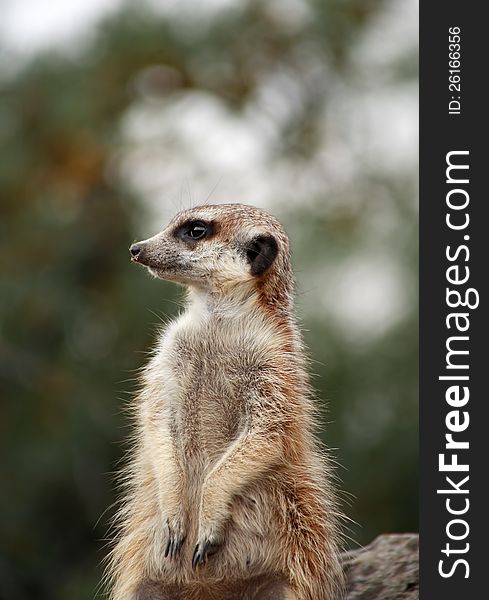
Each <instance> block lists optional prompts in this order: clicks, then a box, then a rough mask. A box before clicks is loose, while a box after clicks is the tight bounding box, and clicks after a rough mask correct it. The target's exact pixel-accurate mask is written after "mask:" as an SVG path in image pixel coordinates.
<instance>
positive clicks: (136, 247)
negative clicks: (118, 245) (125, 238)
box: [129, 244, 143, 261]
mask: <svg viewBox="0 0 489 600" xmlns="http://www.w3.org/2000/svg"><path fill="white" fill-rule="evenodd" d="M142 249H143V247H142V246H141V244H132V245H131V246H130V247H129V252H130V253H131V260H136V261H137V260H138V257H139V255H140V254H141V250H142Z"/></svg>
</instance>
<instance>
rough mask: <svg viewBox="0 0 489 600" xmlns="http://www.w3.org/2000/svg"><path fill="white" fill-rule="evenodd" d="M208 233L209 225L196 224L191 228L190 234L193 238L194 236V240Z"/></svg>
mask: <svg viewBox="0 0 489 600" xmlns="http://www.w3.org/2000/svg"><path fill="white" fill-rule="evenodd" d="M206 233H207V227H206V226H205V225H204V224H202V223H199V224H196V225H192V227H191V228H190V229H189V232H188V234H189V236H190V237H191V238H193V239H194V240H198V239H200V238H202V237H204V235H205V234H206Z"/></svg>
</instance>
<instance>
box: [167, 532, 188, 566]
mask: <svg viewBox="0 0 489 600" xmlns="http://www.w3.org/2000/svg"><path fill="white" fill-rule="evenodd" d="M184 541H185V536H178V535H176V534H174V533H173V532H172V531H171V529H170V527H169V526H168V543H167V544H166V548H165V558H167V557H168V556H169V557H170V558H176V557H177V556H178V554H179V552H180V550H181V548H182V546H183V542H184Z"/></svg>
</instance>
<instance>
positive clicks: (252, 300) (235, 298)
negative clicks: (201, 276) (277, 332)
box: [187, 287, 292, 319]
mask: <svg viewBox="0 0 489 600" xmlns="http://www.w3.org/2000/svg"><path fill="white" fill-rule="evenodd" d="M287 300H288V303H287V305H286V306H285V305H284V306H280V305H279V304H278V303H276V304H275V305H273V303H267V302H264V298H263V296H262V295H261V294H260V293H259V292H258V293H257V291H256V290H255V289H250V288H249V287H248V288H245V287H243V288H235V289H233V290H231V291H229V290H228V291H227V293H222V292H215V291H209V290H202V289H195V288H189V289H188V294H187V309H188V310H189V311H191V312H195V313H198V314H199V315H200V316H202V317H204V316H205V315H208V316H211V315H212V316H217V317H223V318H225V317H230V318H236V317H240V316H241V317H246V316H247V315H252V314H256V313H257V312H258V313H259V312H262V313H263V314H264V316H265V317H270V318H272V319H273V318H274V317H279V316H283V315H284V314H287V315H288V316H290V315H291V313H292V310H291V308H292V301H291V299H290V297H287Z"/></svg>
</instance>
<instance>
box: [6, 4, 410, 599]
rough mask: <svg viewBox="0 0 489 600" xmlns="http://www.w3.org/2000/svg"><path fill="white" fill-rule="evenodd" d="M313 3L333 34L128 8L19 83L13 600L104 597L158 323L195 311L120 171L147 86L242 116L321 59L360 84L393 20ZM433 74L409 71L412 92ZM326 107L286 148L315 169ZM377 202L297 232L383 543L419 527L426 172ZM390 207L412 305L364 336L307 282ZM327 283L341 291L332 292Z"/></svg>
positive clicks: (351, 470) (12, 247)
mask: <svg viewBox="0 0 489 600" xmlns="http://www.w3.org/2000/svg"><path fill="white" fill-rule="evenodd" d="M308 4H309V10H310V11H312V14H313V15H314V19H312V20H308V21H307V22H305V23H304V25H303V26H302V27H300V28H292V29H291V28H288V27H285V26H282V25H281V23H280V20H276V19H275V20H274V19H272V18H271V16H270V13H269V12H268V11H267V10H266V6H267V5H268V3H262V2H255V1H250V2H247V3H242V4H239V5H236V6H235V7H234V8H232V9H226V10H223V11H222V12H221V13H218V14H217V15H215V16H214V17H213V18H212V19H209V20H208V21H206V22H205V23H202V22H200V20H199V19H198V18H194V17H193V15H192V14H191V12H185V11H183V12H182V14H181V15H180V16H179V17H178V16H172V17H170V16H162V15H161V14H159V15H157V14H155V13H153V12H152V11H151V10H150V9H149V8H147V7H146V8H145V7H144V5H142V4H141V5H139V4H138V6H137V8H135V7H134V5H133V4H132V5H128V6H127V7H125V8H123V9H122V10H121V11H119V12H118V13H117V14H116V15H114V16H112V17H111V18H109V19H106V20H105V21H104V22H103V23H102V24H101V25H100V27H99V29H98V31H97V33H96V35H94V37H93V38H91V39H90V41H89V43H87V44H86V45H85V46H84V47H83V48H82V49H80V50H79V52H78V53H70V54H69V55H62V54H61V53H60V52H55V51H52V52H45V53H43V54H41V55H38V56H36V57H34V58H33V59H32V60H31V61H30V62H29V63H28V64H26V65H24V66H23V67H22V68H21V69H17V70H14V71H13V72H12V73H11V74H10V75H8V76H6V77H4V78H3V80H2V81H1V82H0V83H1V88H2V89H1V94H2V95H1V103H0V142H1V145H2V148H1V161H0V193H1V218H0V271H1V282H0V383H1V411H2V415H1V420H0V433H1V435H0V440H1V442H0V443H1V452H2V457H3V461H2V462H3V465H4V468H3V477H2V494H1V498H0V514H1V525H0V528H1V529H0V535H1V555H0V597H1V598H2V599H3V598H5V599H7V598H8V599H9V600H21V599H22V600H24V599H25V598H36V599H40V600H42V599H49V600H57V599H59V600H62V599H63V600H64V599H66V600H67V599H70V600H77V599H80V600H81V599H86V598H91V597H94V595H96V588H97V584H98V582H99V581H100V577H101V570H102V569H101V566H100V562H101V561H102V559H103V556H104V553H105V549H104V544H105V542H104V539H105V536H106V532H107V522H108V518H109V517H110V514H111V508H110V507H111V505H112V504H113V502H114V500H115V490H114V485H113V477H112V473H113V472H114V471H115V470H116V469H117V464H118V461H119V459H120V457H121V454H122V449H123V440H124V438H125V437H126V435H127V426H128V420H127V418H126V416H125V414H124V402H125V397H126V394H128V393H131V392H132V391H133V390H134V387H135V381H134V379H135V375H136V374H135V370H136V369H137V368H138V367H140V366H141V365H142V364H143V362H144V360H145V355H144V352H145V351H146V350H148V348H149V347H150V346H151V343H152V339H153V335H154V332H155V329H156V324H157V323H158V322H159V321H160V319H161V318H164V317H165V316H167V315H171V314H174V313H175V312H176V310H177V308H178V303H177V298H178V295H179V292H178V290H176V289H175V288H174V287H172V286H170V285H167V284H164V283H161V282H155V281H153V280H151V279H150V278H149V277H148V276H147V275H146V274H145V273H143V271H142V270H140V269H135V268H134V267H133V266H132V265H131V264H130V263H129V261H128V255H127V247H128V245H129V244H130V243H131V242H132V241H133V240H134V239H135V238H136V237H138V234H139V233H140V232H141V229H142V228H143V226H144V223H146V224H147V220H146V219H147V216H148V215H147V207H146V205H145V204H144V202H143V201H142V199H141V198H139V197H137V195H136V194H134V193H130V192H129V191H128V190H127V186H125V185H124V183H123V181H122V179H121V178H118V177H117V176H114V175H113V174H112V175H111V173H110V168H111V165H112V162H113V156H114V154H115V153H116V152H117V150H118V148H119V145H120V144H121V143H122V139H121V133H120V123H121V119H122V118H123V116H124V114H125V111H126V110H127V109H128V108H129V107H130V105H131V103H132V102H133V101H134V97H135V94H136V92H135V89H134V85H133V82H134V81H135V78H137V76H138V74H140V73H141V71H142V70H143V69H145V68H146V67H148V66H152V65H165V66H166V67H171V69H172V70H173V72H174V73H176V74H178V77H175V78H174V79H173V80H172V81H173V83H172V85H171V86H168V85H166V86H163V88H162V89H161V90H158V86H156V92H155V90H153V92H154V93H156V94H157V95H158V94H160V95H161V97H162V98H165V97H167V96H169V95H171V94H175V93H179V94H182V93H186V91H192V90H206V91H207V92H208V93H210V94H212V95H214V96H216V97H219V98H220V99H221V100H222V101H223V102H225V103H226V104H227V105H228V106H230V107H231V108H232V109H233V110H235V111H236V112H237V114H240V111H242V110H243V107H244V106H245V104H246V100H247V98H249V97H250V96H251V95H252V94H253V93H254V91H255V88H256V86H257V82H258V80H259V79H260V77H262V76H263V73H265V72H267V71H269V70H270V69H272V70H273V68H274V67H275V65H277V64H280V65H286V66H287V67H288V68H289V69H290V70H291V71H292V72H293V73H296V74H297V77H299V78H300V77H301V71H302V65H301V62H300V60H299V57H298V49H300V48H302V47H303V46H304V43H305V42H307V44H306V45H307V47H308V51H309V52H311V53H313V54H314V55H316V56H317V57H319V60H321V61H324V63H325V64H327V65H328V68H329V69H331V71H332V72H334V73H335V74H336V77H337V78H339V79H340V80H341V78H342V77H348V72H349V69H350V68H351V65H349V62H348V52H347V50H348V47H349V44H350V43H351V40H352V39H354V38H355V37H358V36H359V35H360V34H361V32H362V30H363V28H364V27H365V26H366V25H367V24H368V23H369V21H370V20H371V19H373V18H374V17H375V16H376V15H377V14H378V12H379V11H381V10H382V9H383V3H382V2H380V0H369V1H367V2H366V1H365V0H348V1H346V2H338V1H336V0H331V1H328V2H322V1H319V0H311V1H310V2H309V3H308ZM131 6H132V8H131ZM306 59H307V57H306ZM414 70H415V69H412V70H411V72H410V71H409V69H406V65H400V67H399V77H400V78H402V77H408V78H409V77H412V75H413V71H414ZM306 98H307V100H308V101H307V102H306V103H305V105H303V106H302V110H301V111H298V112H297V113H296V115H295V117H294V119H293V120H291V121H290V122H289V123H288V124H287V126H286V127H284V128H283V130H282V131H281V143H280V145H278V146H277V155H278V156H284V157H288V159H289V160H297V161H301V160H302V161H307V160H308V156H309V155H310V154H311V152H312V148H314V144H315V143H316V142H315V136H316V130H317V126H318V119H320V118H321V110H320V108H321V107H322V106H323V105H324V104H325V103H327V102H328V100H329V98H328V90H327V89H326V88H325V87H324V86H318V87H317V88H315V89H311V90H310V91H308V93H307V94H306ZM162 168H164V165H162ZM361 186H362V188H361V189H359V191H358V194H359V197H360V202H359V203H358V204H357V205H356V207H355V209H351V207H350V208H349V209H345V208H344V207H343V205H342V204H341V202H340V203H339V204H338V207H339V208H338V209H336V210H334V211H332V212H330V213H328V214H327V215H325V214H323V212H322V211H321V210H320V209H319V208H318V203H319V204H320V203H321V201H322V200H324V198H321V197H318V198H315V199H314V200H315V203H313V204H311V205H309V204H305V205H304V206H301V204H300V203H297V204H296V205H295V206H288V207H284V208H283V210H282V211H281V214H279V215H278V216H280V217H281V218H282V219H283V220H284V222H285V223H286V225H287V226H288V229H289V231H290V234H291V237H292V240H293V244H294V250H295V256H294V260H295V265H296V268H297V271H298V276H299V297H298V304H299V309H300V312H301V316H302V319H303V322H304V328H305V336H306V341H307V343H308V345H309V347H310V350H311V356H312V358H313V360H314V362H313V371H314V372H315V373H316V374H317V375H318V376H317V377H315V378H314V383H315V386H316V388H317V389H318V396H319V397H320V398H322V399H327V400H328V404H329V412H328V415H327V417H326V419H328V420H331V421H332V422H331V423H330V424H329V425H328V426H327V427H326V429H325V433H324V439H325V441H326V442H327V443H328V445H330V446H334V447H337V448H338V450H337V451H336V455H337V457H338V460H339V462H340V464H341V465H343V467H344V468H343V467H341V468H339V470H338V475H339V477H340V479H341V480H342V481H343V483H342V486H343V488H344V489H345V491H346V493H347V494H351V495H352V498H351V499H350V500H348V498H346V500H347V502H346V504H345V508H346V512H347V514H348V515H349V516H350V517H351V518H353V519H354V520H355V521H357V522H358V523H359V527H356V526H353V527H352V528H351V531H350V534H351V536H352V537H353V538H354V539H355V541H357V542H360V543H365V542H368V541H369V540H370V539H371V538H372V537H373V536H374V535H376V534H378V533H380V532H382V531H394V530H413V529H416V528H417V464H416V461H417V322H416V319H417V316H416V311H417V304H416V268H417V267H416V261H417V258H416V239H417V233H416V214H415V210H414V207H413V202H412V196H413V189H414V174H411V175H410V176H409V177H406V175H405V174H404V175H402V176H399V177H397V178H396V177H390V178H385V179H382V178H381V177H380V176H377V175H374V176H372V177H371V178H370V179H368V180H367V179H366V180H364V181H362V182H361ZM379 190H381V191H382V193H384V195H386V197H387V198H388V200H387V202H389V207H390V208H389V210H391V212H393V214H395V217H396V219H397V220H396V223H398V226H397V227H396V228H394V230H393V231H392V232H391V234H390V236H386V238H385V240H384V241H383V244H384V246H383V248H384V251H385V253H386V254H389V253H391V252H392V245H393V244H394V245H395V253H396V256H397V260H398V263H399V268H400V269H401V270H402V274H403V278H404V281H405V284H406V285H405V289H408V290H410V293H409V297H408V300H407V307H408V308H407V309H406V310H405V311H404V313H403V315H402V318H399V319H398V320H397V321H396V322H395V324H394V325H393V326H392V327H389V328H387V329H386V330H385V331H383V332H381V334H379V335H378V336H376V337H374V338H371V339H370V338H369V339H367V340H362V339H361V335H360V336H359V338H358V339H354V338H353V339H352V336H351V335H350V336H346V335H344V333H343V332H342V330H341V328H340V327H338V325H337V324H336V323H334V322H333V321H332V320H331V319H330V320H328V319H325V318H324V314H323V312H321V311H320V310H319V307H317V308H318V310H314V309H311V308H310V307H309V308H308V307H307V289H304V288H305V287H307V285H308V283H307V277H306V276H307V274H308V273H309V274H310V273H313V272H314V273H315V272H318V269H320V268H321V265H323V266H324V265H326V267H327V265H328V264H334V263H335V262H336V261H338V260H340V259H342V258H344V257H345V256H349V255H350V254H351V252H352V248H353V249H354V248H358V247H359V245H361V244H362V243H363V242H362V240H363V239H364V237H365V235H368V233H367V234H366V228H365V226H364V225H365V218H366V215H367V214H372V203H371V200H372V194H376V195H378V192H379ZM374 208H375V207H374ZM377 209H378V207H377ZM380 210H382V207H381V208H380ZM275 212H277V211H275ZM374 215H375V211H374ZM147 233H148V234H150V233H153V231H148V232H147ZM389 245H390V246H389ZM317 285H318V286H324V287H325V289H327V290H328V292H327V293H329V294H334V293H335V292H334V285H333V286H332V287H330V286H329V285H328V282H327V281H318V282H317ZM348 504H350V506H348Z"/></svg>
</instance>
